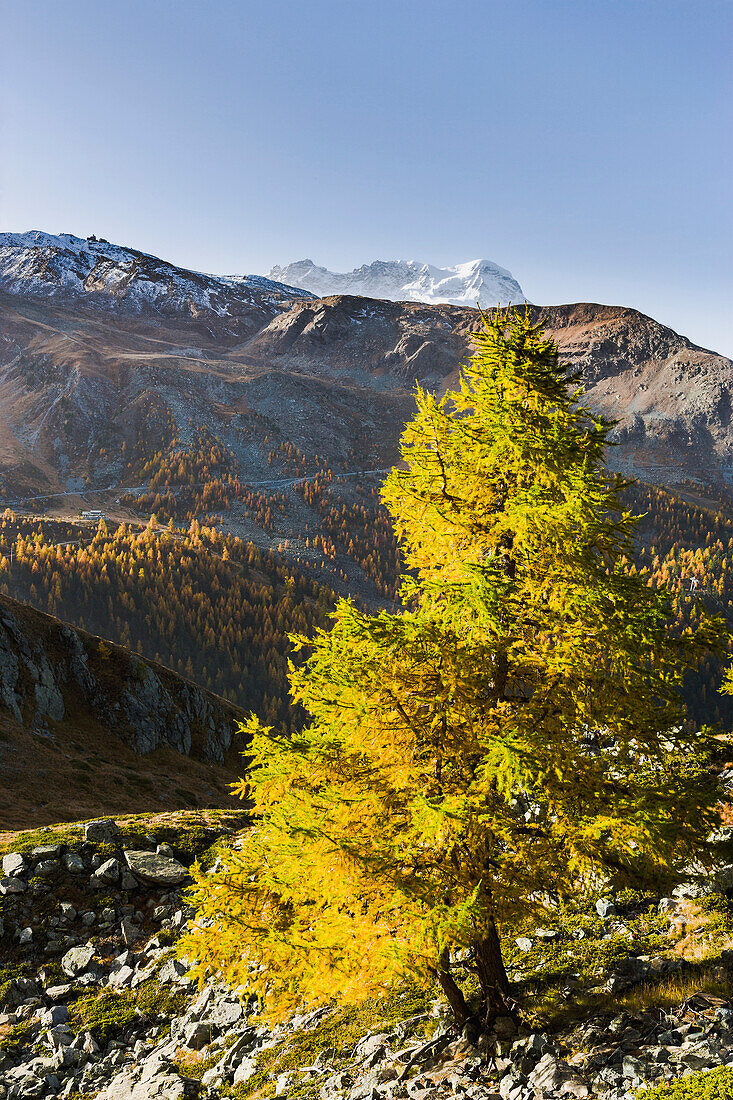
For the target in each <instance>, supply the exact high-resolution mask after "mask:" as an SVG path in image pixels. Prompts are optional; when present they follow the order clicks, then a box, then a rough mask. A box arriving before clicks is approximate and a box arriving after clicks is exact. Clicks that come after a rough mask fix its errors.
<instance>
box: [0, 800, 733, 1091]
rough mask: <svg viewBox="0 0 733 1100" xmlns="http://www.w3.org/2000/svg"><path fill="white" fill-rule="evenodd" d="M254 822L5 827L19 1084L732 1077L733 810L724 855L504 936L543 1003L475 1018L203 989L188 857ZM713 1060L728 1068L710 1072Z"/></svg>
mask: <svg viewBox="0 0 733 1100" xmlns="http://www.w3.org/2000/svg"><path fill="white" fill-rule="evenodd" d="M243 823H244V822H243V820H242V816H241V815H239V816H235V815H226V814H215V813H209V814H206V815H195V814H176V815H157V816H156V815H148V816H140V817H135V818H130V817H125V818H119V819H118V820H117V821H111V820H109V819H107V820H96V821H89V822H87V823H85V824H76V825H72V826H58V827H56V828H54V829H53V830H44V831H42V832H36V833H26V834H23V833H20V834H14V835H6V836H4V837H0V858H1V859H2V876H1V877H0V1096H2V1098H3V1100H26V1098H27V1100H31V1098H41V1097H51V1096H61V1097H73V1098H74V1100H80V1098H82V1097H83V1098H90V1097H96V1098H97V1100H128V1098H129V1100H196V1098H197V1097H199V1098H200V1100H219V1098H220V1097H225V1096H226V1097H236V1098H238V1100H248V1098H250V1097H252V1098H256V1097H273V1096H275V1097H284V1098H288V1097H291V1098H293V1100H295V1098H298V1100H342V1098H343V1100H443V1098H446V1097H451V1096H463V1097H466V1100H499V1098H501V1100H546V1098H551V1097H558V1098H560V1097H576V1098H578V1100H583V1098H586V1097H599V1098H602V1100H631V1098H632V1097H633V1095H634V1093H635V1090H636V1089H638V1088H640V1087H642V1086H644V1085H652V1086H662V1087H663V1088H665V1089H666V1088H667V1087H669V1086H672V1087H673V1088H676V1087H677V1085H678V1084H679V1085H681V1086H682V1088H681V1089H680V1091H679V1093H678V1092H670V1093H669V1097H670V1100H677V1097H678V1095H679V1097H680V1100H682V1098H683V1097H689V1096H708V1095H709V1096H722V1095H727V1093H728V1092H729V1091H730V1088H731V1084H732V1083H733V1064H732V1063H733V1007H732V1006H731V1002H730V1000H729V999H728V995H727V994H726V993H725V992H724V991H725V989H726V987H728V988H729V985H730V975H731V955H732V953H731V951H730V950H728V948H727V946H726V945H727V943H728V942H729V937H730V931H731V927H732V926H731V921H732V920H733V913H732V911H731V907H730V903H729V902H728V901H727V900H726V898H725V893H724V891H725V889H726V883H727V882H729V881H730V873H731V867H730V865H729V864H727V863H726V858H727V857H725V856H723V855H722V852H720V851H718V849H720V848H721V841H722V843H723V846H724V845H725V844H726V843H727V844H729V843H730V833H731V830H727V831H726V832H725V835H722V834H721V835H716V836H715V837H714V838H712V839H713V840H714V844H713V845H711V847H712V848H713V849H714V850H715V851H716V852H718V858H717V860H716V864H715V867H716V869H715V870H712V871H711V872H709V873H708V874H707V875H698V876H697V877H696V878H694V879H692V880H687V881H683V882H680V885H679V886H678V887H677V888H676V889H675V891H674V892H673V895H672V896H671V897H665V898H659V897H655V896H653V895H651V894H649V895H644V896H641V897H635V896H634V895H633V893H630V892H628V891H627V892H626V894H627V895H629V896H622V895H619V896H618V897H615V898H613V897H600V898H589V899H586V903H585V906H583V905H580V904H577V905H576V906H575V908H574V909H573V911H572V912H568V913H567V914H565V913H558V915H557V919H556V920H554V919H552V918H551V917H549V918H548V920H547V921H546V922H545V926H544V927H542V928H536V929H533V930H531V931H530V930H528V931H527V932H525V934H523V935H521V936H517V937H516V942H513V941H512V938H511V936H507V937H505V954H506V957H507V959H508V961H509V963H510V978H511V981H512V993H513V995H514V996H515V997H516V998H517V999H518V1004H519V1005H520V1006H521V1008H522V1010H523V1017H522V1019H520V1021H519V1022H517V1021H515V1020H514V1019H512V1018H510V1017H500V1018H499V1019H497V1020H495V1022H494V1024H493V1028H492V1029H491V1030H490V1031H489V1032H485V1033H479V1031H478V1029H477V1027H475V1026H474V1024H473V1023H469V1024H467V1025H466V1027H465V1029H464V1030H463V1032H462V1033H460V1032H458V1031H457V1030H456V1029H455V1028H454V1027H453V1025H452V1024H451V1020H450V1018H449V1017H448V1015H447V1013H446V1007H445V1005H444V1003H443V1002H442V1001H441V1000H440V998H439V997H437V990H436V989H432V988H430V987H429V986H427V987H426V986H422V987H421V986H416V985H414V984H411V983H409V982H406V983H405V984H404V986H402V987H401V988H397V989H395V990H394V991H393V992H392V993H390V994H388V995H386V996H385V997H384V998H382V999H380V1000H378V1001H369V1002H362V1003H358V1004H356V1005H354V1006H351V1007H348V1008H345V1009H344V1008H337V1007H335V1006H334V1005H330V1004H324V1005H322V1006H318V1007H315V1008H313V1009H312V1010H311V1011H306V1012H301V1013H298V1014H296V1015H293V1016H291V1017H289V1018H288V1019H286V1020H285V1021H284V1022H283V1023H281V1024H277V1025H273V1023H272V1022H271V1021H268V1019H266V1018H265V1017H264V1016H263V1014H262V1013H261V1012H260V1011H259V1006H258V1004H257V1003H256V1002H255V1001H254V1000H253V999H252V998H249V997H248V996H247V992H246V990H230V989H227V988H226V987H223V986H221V985H219V984H217V983H216V982H213V981H210V982H207V983H206V984H205V985H204V986H203V988H202V989H197V988H196V987H195V986H194V985H193V983H192V981H191V979H190V978H189V977H188V974H187V969H188V967H187V964H186V961H185V960H184V959H182V958H181V957H180V955H179V956H177V954H176V944H177V941H178V940H179V937H180V936H181V934H182V933H185V931H186V930H187V928H188V927H189V926H190V924H191V922H192V920H194V919H195V912H194V911H193V910H192V908H191V907H190V904H189V899H188V897H187V895H186V893H185V890H186V887H187V885H188V884H189V882H190V879H189V866H190V864H191V862H192V861H193V859H194V858H196V859H198V860H200V861H201V863H202V866H203V867H204V868H207V869H209V870H216V868H217V857H218V854H219V853H220V852H221V850H222V847H223V846H231V845H232V844H235V843H236V835H235V833H234V829H235V828H236V827H238V826H239V827H241V826H242V824H243ZM721 857H722V858H721ZM726 876H727V877H726ZM695 898H696V899H697V900H694V899H695ZM721 990H722V991H723V993H722V995H721V992H720V991H721ZM553 994H554V1000H553V999H552V997H553ZM707 1070H713V1071H714V1073H715V1074H716V1077H715V1078H714V1080H713V1081H712V1082H711V1088H712V1091H708V1092H705V1091H703V1089H704V1086H703V1084H702V1079H701V1078H700V1077H699V1074H700V1073H701V1072H704V1071H707ZM691 1074H696V1075H698V1076H696V1077H691V1076H690V1075H691ZM665 1095H667V1094H666V1093H665Z"/></svg>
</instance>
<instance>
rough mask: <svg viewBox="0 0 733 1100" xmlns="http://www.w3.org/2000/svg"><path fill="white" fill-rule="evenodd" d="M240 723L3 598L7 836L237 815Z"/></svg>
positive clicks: (128, 658) (0, 705)
mask: <svg viewBox="0 0 733 1100" xmlns="http://www.w3.org/2000/svg"><path fill="white" fill-rule="evenodd" d="M241 717H242V713H241V712H240V711H239V710H238V709H237V708H236V707H234V706H232V705H231V704H229V703H227V702H225V701H224V700H223V699H220V698H219V697H218V696H216V695H212V694H211V693H210V692H207V691H205V690H203V689H202V688H199V687H197V686H196V685H195V684H193V683H190V682H188V681H186V680H184V679H182V678H181V677H179V676H176V675H175V673H173V672H171V671H170V670H169V669H167V668H164V667H163V666H162V665H159V664H156V663H155V662H153V661H149V660H144V659H143V658H142V657H138V656H137V655H135V654H133V653H130V652H129V651H128V650H126V649H123V648H121V647H120V646H116V645H112V644H111V643H108V642H105V641H104V640H102V639H101V638H97V637H94V636H93V635H91V634H87V633H86V632H85V631H83V630H76V629H72V628H71V627H69V626H67V625H65V624H64V623H61V622H59V620H58V619H54V618H52V617H51V616H50V615H44V614H43V613H41V612H39V611H36V610H35V609H33V608H31V607H28V606H26V605H24V604H19V603H17V602H16V601H15V600H11V599H9V598H7V597H5V596H0V830H2V829H3V828H10V827H16V828H17V827H19V826H21V825H28V824H30V823H33V824H36V825H38V824H43V823H45V822H49V821H58V820H64V819H68V818H73V817H74V816H83V815H84V814H90V813H95V812H96V813H99V812H109V811H110V810H114V809H116V808H119V809H125V810H127V812H133V811H135V810H138V809H140V810H142V809H151V808H153V807H156V806H157V807H159V806H160V805H161V803H162V804H163V805H165V806H176V807H180V806H185V805H199V804H204V805H210V806H231V805H234V800H233V799H232V798H231V797H230V795H229V793H228V790H227V783H228V782H230V781H231V780H232V779H233V777H234V774H235V769H236V767H237V765H238V764H239V759H238V754H237V752H236V751H235V750H234V749H233V748H232V742H233V739H234V736H235V727H236V722H237V720H238V719H240V718H241Z"/></svg>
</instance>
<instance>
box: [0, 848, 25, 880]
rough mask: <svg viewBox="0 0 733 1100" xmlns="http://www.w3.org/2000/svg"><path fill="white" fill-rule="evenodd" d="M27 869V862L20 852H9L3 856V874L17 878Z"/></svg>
mask: <svg viewBox="0 0 733 1100" xmlns="http://www.w3.org/2000/svg"><path fill="white" fill-rule="evenodd" d="M25 869H26V862H25V859H24V857H23V856H22V855H21V854H20V852H9V853H8V855H6V856H3V875H4V876H5V875H7V876H8V877H9V878H15V877H17V876H18V875H22V874H23V873H24V872H25Z"/></svg>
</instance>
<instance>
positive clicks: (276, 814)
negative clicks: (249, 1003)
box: [183, 310, 728, 1030]
mask: <svg viewBox="0 0 733 1100" xmlns="http://www.w3.org/2000/svg"><path fill="white" fill-rule="evenodd" d="M482 321H483V327H482V329H481V330H480V331H479V332H478V333H476V335H475V354H474V355H473V357H472V358H471V359H470V361H469V362H468V364H467V365H466V366H464V367H463V369H462V372H461V375H460V381H459V385H458V387H457V388H456V389H454V390H452V391H449V392H446V393H445V395H444V396H443V397H441V398H438V397H436V396H434V395H433V394H431V393H429V392H426V391H424V390H422V389H419V388H418V391H417V398H416V401H417V408H416V412H415V415H414V418H413V420H412V421H411V422H410V423H409V424H408V425H407V427H406V428H405V431H404V434H403V436H402V442H401V456H402V462H401V463H400V464H399V465H398V466H397V467H395V468H394V469H393V470H392V472H391V473H390V474H389V476H388V478H387V480H386V482H385V484H384V487H383V490H382V496H383V500H384V503H385V505H386V507H387V509H388V511H389V513H390V515H391V518H392V521H393V524H394V528H395V532H396V534H397V536H398V538H399V540H400V544H401V548H402V553H403V558H404V562H405V570H406V571H405V575H404V576H403V578H402V587H401V606H400V607H399V608H398V609H396V610H394V611H392V612H390V611H386V610H385V611H381V612H379V613H376V614H368V613H365V612H364V611H362V610H360V609H359V608H358V607H357V606H356V605H355V604H354V602H352V601H351V599H341V600H340V602H339V603H338V605H337V607H336V609H335V612H334V613H333V616H332V624H331V627H330V629H327V630H319V631H318V632H317V633H316V635H315V637H312V638H306V637H302V636H298V637H294V638H293V642H294V645H295V649H296V650H302V649H305V650H306V651H307V653H308V657H307V660H306V661H305V662H304V663H301V664H300V665H299V666H298V667H295V666H294V665H293V664H291V667H290V681H291V692H292V697H293V700H294V702H296V703H298V704H300V705H301V706H302V708H303V709H304V711H305V712H306V713H307V715H308V716H309V718H308V721H307V723H306V725H305V726H304V728H303V729H302V731H297V732H295V733H293V734H292V736H288V735H285V734H284V733H282V732H281V731H280V730H279V729H277V728H274V727H271V726H266V725H263V724H262V723H261V721H260V720H259V719H258V718H257V717H256V716H252V717H251V718H250V719H249V720H248V721H247V722H246V723H245V726H244V730H245V732H246V734H247V737H248V738H249V739H250V749H249V752H248V772H247V775H246V777H245V778H243V779H242V781H241V782H240V784H239V787H238V791H239V794H240V795H241V797H242V798H244V799H247V800H248V806H249V807H250V808H251V814H252V827H251V828H250V829H248V830H247V831H246V832H245V833H244V834H243V836H242V838H241V843H240V846H239V847H236V848H234V849H232V850H231V851H229V852H227V853H226V854H225V855H224V856H223V858H222V860H221V863H220V865H219V867H218V869H215V870H214V871H213V872H212V871H211V870H209V872H208V873H203V872H200V873H199V874H198V875H197V877H196V882H195V890H194V894H193V899H192V900H193V901H194V904H195V907H196V913H197V916H196V921H195V924H194V926H193V929H192V931H191V933H190V934H189V935H188V937H187V938H185V939H184V941H183V949H184V950H185V952H187V953H188V955H189V956H190V957H195V958H196V960H197V962H196V966H195V971H194V972H195V973H196V974H197V975H198V977H199V978H200V979H201V980H205V979H207V978H209V977H211V976H212V975H219V976H221V977H223V978H224V980H225V981H226V982H227V983H228V984H229V985H234V986H239V985H242V986H245V987H246V988H247V989H248V990H249V991H250V992H254V993H256V994H257V995H258V996H259V997H260V999H261V1001H262V1002H263V1005H264V1007H265V1010H266V1012H267V1013H268V1014H269V1015H270V1016H272V1017H273V1018H276V1019H283V1018H285V1017H286V1016H287V1014H288V1013H290V1012H292V1011H294V1010H295V1009H303V1008H307V1007H309V1006H311V1007H312V1006H314V1005H317V1004H319V1003H324V1002H330V1001H335V1002H337V1003H341V1004H344V1005H348V1004H350V1003H353V1002H356V1001H360V1000H362V999H363V998H365V997H380V996H384V995H386V993H387V992H388V991H389V990H390V988H392V987H394V986H395V984H397V983H399V982H400V981H401V980H402V979H404V978H405V977H408V976H409V977H411V978H412V979H413V980H414V981H417V982H418V983H421V984H422V985H423V986H425V987H426V988H427V987H430V986H432V985H433V984H435V983H437V984H438V985H439V987H440V988H441V989H442V992H443V995H444V996H445V998H446V1000H447V1002H448V1004H449V1005H450V1009H451V1011H452V1014H453V1017H454V1019H455V1021H456V1023H457V1024H458V1025H461V1026H463V1025H466V1024H467V1023H468V1022H469V1021H472V1020H473V1021H474V1022H476V1023H477V1024H478V1027H479V1029H480V1030H481V1029H487V1028H490V1026H491V1024H492V1022H493V1021H495V1020H496V1019H497V1017H512V1016H514V1017H518V1014H519V1006H518V1005H517V1004H516V1002H515V1001H514V1000H513V998H512V995H511V992H510V987H509V982H508V979H507V973H506V970H505V966H504V962H503V958H502V938H503V937H504V936H506V934H508V933H510V932H511V930H512V928H513V927H515V926H518V925H519V924H520V923H521V921H522V920H524V919H526V918H527V916H528V915H530V914H531V915H534V916H536V917H537V918H538V919H540V918H542V917H543V916H545V917H546V916H547V915H548V914H550V913H551V912H552V911H553V910H556V909H557V907H558V906H560V905H562V904H565V903H567V902H568V901H569V900H570V899H572V898H573V897H578V896H580V897H582V896H583V895H584V894H586V895H588V896H597V895H598V893H599V892H601V891H603V890H608V891H614V890H621V889H623V888H624V887H633V888H637V889H642V890H643V889H644V888H648V887H650V886H652V887H653V888H654V889H655V890H656V891H657V892H658V891H659V890H663V889H664V887H665V884H669V885H670V886H671V884H672V883H673V881H675V875H677V876H679V867H680V866H681V864H682V863H684V862H685V861H686V860H692V859H693V858H695V857H696V856H697V855H698V853H699V851H700V849H701V845H702V843H703V841H704V839H705V837H706V836H707V835H708V834H709V833H710V831H711V829H713V828H714V827H715V826H716V824H718V823H719V809H718V802H719V798H720V791H719V785H718V782H717V779H716V776H715V772H714V770H713V769H711V768H710V767H709V761H710V759H711V757H712V755H713V754H714V752H715V742H714V739H713V737H712V735H711V733H710V732H709V731H707V730H702V731H699V730H693V729H692V727H691V724H690V723H689V722H687V721H686V718H685V713H684V709H683V707H682V704H681V702H680V686H681V683H682V677H683V675H684V673H685V671H686V670H687V669H689V668H690V667H692V666H694V665H695V664H696V662H698V661H699V660H700V659H701V658H703V657H705V656H706V655H709V654H710V653H714V654H722V653H723V651H724V649H725V646H726V644H727V640H728V634H727V627H726V623H725V621H724V620H723V619H722V618H716V617H714V616H712V615H709V614H707V613H705V612H703V613H702V614H701V615H700V618H699V620H698V622H697V623H696V624H695V626H694V628H690V627H687V628H684V629H682V630H678V631H676V632H674V631H672V630H671V629H670V624H671V623H672V622H673V621H674V618H675V615H674V608H673V601H672V597H671V595H670V593H668V592H667V591H666V590H665V589H664V588H663V587H656V588H654V587H652V586H651V585H650V584H649V583H648V576H647V575H646V574H645V573H644V572H643V571H637V570H636V569H633V568H631V567H630V563H631V561H632V558H633V539H634V533H635V529H636V527H637V524H638V522H639V517H638V516H634V515H632V514H630V513H629V512H628V511H625V510H624V508H623V506H622V504H621V500H620V494H621V493H622V492H623V491H624V489H625V488H626V483H625V481H624V480H623V479H622V478H621V477H620V476H618V475H611V474H609V473H608V472H607V470H606V468H605V465H604V456H605V453H606V448H607V446H608V444H609V440H608V436H609V433H610V431H611V429H612V427H613V425H612V423H611V422H610V421H608V420H606V419H604V418H603V417H601V416H598V415H594V414H593V413H592V412H591V411H590V410H589V409H587V408H586V407H584V406H583V404H582V403H581V399H582V392H581V391H580V390H579V389H578V382H579V378H578V375H577V374H576V373H574V372H572V371H571V370H570V369H569V368H568V367H567V365H566V364H564V363H562V362H561V361H560V357H559V355H558V348H557V345H556V344H555V343H554V342H553V341H552V340H551V339H550V338H548V337H547V336H546V335H545V334H544V333H543V330H542V327H541V325H540V324H537V323H534V322H533V321H532V319H531V317H530V313H529V311H522V310H518V311H517V310H513V311H509V312H502V311H497V312H495V313H494V314H492V315H482Z"/></svg>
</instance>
